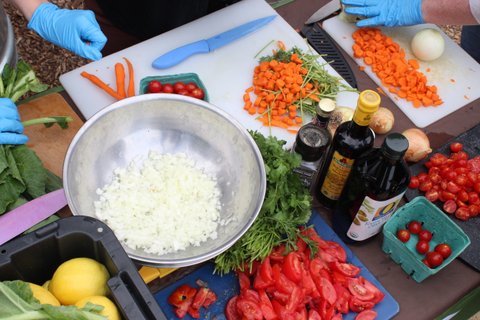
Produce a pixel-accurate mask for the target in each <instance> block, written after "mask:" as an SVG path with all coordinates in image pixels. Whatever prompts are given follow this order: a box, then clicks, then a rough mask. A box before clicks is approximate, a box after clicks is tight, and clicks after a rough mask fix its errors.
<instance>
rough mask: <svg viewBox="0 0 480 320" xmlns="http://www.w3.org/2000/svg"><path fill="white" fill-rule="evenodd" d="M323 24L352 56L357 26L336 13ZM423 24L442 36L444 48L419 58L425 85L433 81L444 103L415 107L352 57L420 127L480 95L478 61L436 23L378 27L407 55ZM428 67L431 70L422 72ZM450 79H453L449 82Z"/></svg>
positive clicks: (408, 56)
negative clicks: (436, 56) (428, 58)
mask: <svg viewBox="0 0 480 320" xmlns="http://www.w3.org/2000/svg"><path fill="white" fill-rule="evenodd" d="M322 27H323V28H324V29H325V31H327V32H328V34H329V35H330V36H331V37H332V38H333V39H334V40H335V41H336V42H337V44H338V45H340V47H342V49H344V50H345V51H346V52H347V53H348V54H349V55H350V56H351V57H352V58H353V50H352V45H353V39H352V33H353V32H354V31H355V30H356V29H357V27H356V26H355V25H354V24H351V23H347V22H344V21H343V20H342V19H340V17H339V16H335V17H333V18H330V19H328V20H325V21H324V22H323V23H322ZM424 28H435V29H437V30H439V31H440V32H441V33H442V35H443V37H444V39H445V52H444V54H443V55H442V56H441V57H440V58H439V59H437V60H435V61H432V62H420V70H421V71H422V72H424V73H425V75H426V76H427V79H428V80H427V84H428V85H436V86H437V87H438V93H439V95H440V97H441V98H442V100H443V101H444V103H443V104H442V105H440V106H438V107H428V108H425V107H420V108H414V107H413V105H412V104H411V103H410V102H409V101H407V100H405V99H400V98H399V97H397V96H396V95H394V94H392V93H390V92H389V91H388V89H386V88H385V87H384V86H383V85H382V84H381V81H380V79H379V78H378V77H377V76H376V75H375V74H374V73H373V72H372V70H371V68H370V67H369V66H367V65H365V64H364V63H363V61H362V60H361V59H355V58H354V60H355V62H356V63H357V64H358V65H359V66H365V70H364V71H365V72H366V73H367V74H368V75H369V76H370V77H371V78H372V79H373V80H374V81H375V82H376V83H377V84H378V86H379V87H382V89H383V91H384V92H385V93H386V94H387V95H388V96H389V97H390V98H391V99H392V100H393V101H394V102H395V104H396V105H397V106H398V107H399V108H400V109H401V110H402V111H403V112H404V113H405V115H406V116H407V117H408V118H409V119H410V120H411V121H412V122H413V123H414V124H415V125H416V126H417V127H419V128H424V127H426V126H428V125H430V124H432V123H434V122H435V121H437V120H439V119H441V118H443V117H445V116H447V115H449V114H450V113H452V112H454V111H455V110H458V109H460V108H462V107H463V106H465V105H466V104H468V103H470V102H472V101H474V100H475V99H477V98H479V97H480V80H479V79H480V64H478V63H477V62H476V61H475V60H474V59H473V58H472V57H470V56H469V55H468V54H467V53H466V52H465V51H464V50H463V49H462V48H461V47H460V46H459V45H457V44H456V43H455V42H454V41H452V40H451V39H450V38H449V37H448V36H447V35H446V34H444V33H443V32H442V31H441V30H440V29H439V28H438V27H436V26H435V25H432V24H423V25H416V26H410V27H396V28H380V29H381V30H382V32H383V33H385V34H386V35H388V36H391V37H392V38H393V40H394V41H395V42H397V43H398V44H399V45H400V46H401V47H402V48H403V49H404V50H405V52H406V55H407V58H412V57H413V54H412V52H411V50H410V41H411V39H412V38H413V36H414V35H415V34H416V33H417V32H418V31H419V30H422V29H424ZM427 68H430V70H431V71H430V72H425V71H426V69H427ZM452 79H453V80H454V81H455V82H452Z"/></svg>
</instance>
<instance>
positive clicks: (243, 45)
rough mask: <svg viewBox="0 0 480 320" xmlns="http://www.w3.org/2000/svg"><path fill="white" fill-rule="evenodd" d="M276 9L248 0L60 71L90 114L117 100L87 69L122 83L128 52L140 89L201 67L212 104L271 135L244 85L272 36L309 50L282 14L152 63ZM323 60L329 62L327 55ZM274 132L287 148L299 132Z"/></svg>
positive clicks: (352, 97)
mask: <svg viewBox="0 0 480 320" xmlns="http://www.w3.org/2000/svg"><path fill="white" fill-rule="evenodd" d="M273 14H275V15H277V13H276V11H275V10H274V9H273V8H272V7H271V6H270V5H268V3H266V2H265V1H264V0H243V1H240V2H238V3H236V4H234V5H231V6H228V7H226V8H224V9H222V10H219V11H216V12H214V13H212V14H210V15H208V16H205V17H202V18H200V19H198V20H195V21H193V22H191V23H188V24H186V25H183V26H181V27H179V28H176V29H174V30H171V31H169V32H166V33H163V34H161V35H159V36H157V37H154V38H152V39H149V40H147V41H144V42H142V43H139V44H137V45H135V46H132V47H130V48H127V49H124V50H122V51H120V52H117V53H115V54H112V55H109V56H107V57H104V58H103V59H101V60H100V61H96V62H92V63H90V64H88V65H85V66H83V67H81V68H78V69H75V70H73V71H71V72H68V73H66V74H63V75H61V76H60V82H61V84H62V85H63V87H64V88H65V90H66V91H67V92H68V94H69V95H70V96H71V98H72V99H73V101H74V102H75V104H76V106H77V107H78V108H79V110H80V112H81V113H82V114H83V116H84V117H85V118H86V119H88V118H90V117H91V116H92V115H94V114H95V113H96V112H97V111H99V110H100V109H102V108H104V107H106V106H108V105H109V104H111V103H113V102H114V99H113V98H111V97H110V96H109V95H107V94H106V93H105V92H103V91H102V90H100V89H98V88H97V87H95V86H94V85H93V84H92V83H90V82H89V81H88V80H86V79H84V78H82V77H81V76H80V73H81V72H82V71H87V72H90V73H93V74H95V75H97V76H98V77H99V78H101V79H102V80H104V81H105V82H107V83H109V84H111V85H112V87H113V88H116V85H115V80H114V79H115V77H114V65H115V63H116V62H123V59H122V57H127V58H128V59H130V60H131V61H132V64H133V65H134V68H135V76H136V80H137V81H136V90H137V93H138V89H139V88H138V87H139V82H140V80H141V78H143V77H147V76H153V75H167V74H178V73H188V72H195V73H197V74H198V75H199V77H200V79H201V80H202V82H203V83H204V84H205V86H206V88H207V91H208V94H209V100H210V102H211V103H212V104H214V105H216V106H217V107H219V108H221V109H223V110H224V111H226V112H228V113H229V114H230V115H232V116H233V117H234V118H235V119H236V120H238V121H239V122H240V123H241V124H242V125H243V126H244V127H246V128H247V129H251V130H258V131H260V132H262V133H263V134H264V135H268V134H269V133H270V130H269V129H268V128H266V127H262V125H261V123H260V122H259V121H257V120H255V118H254V116H251V115H249V114H248V113H247V112H246V111H245V110H243V100H242V97H243V93H244V90H245V89H246V88H248V87H249V86H251V83H252V75H253V69H254V67H255V66H256V65H257V63H258V58H259V57H261V56H265V55H269V54H271V49H273V48H274V45H271V46H270V47H268V48H267V49H266V50H264V51H262V54H261V55H260V56H259V57H255V55H257V53H258V52H259V51H260V50H261V49H262V48H264V47H265V46H266V45H267V44H268V43H269V42H271V41H272V40H282V41H283V42H284V43H285V45H286V46H287V48H291V47H293V46H297V47H299V48H301V49H303V50H305V51H306V50H309V46H308V45H307V43H306V41H305V40H304V39H303V38H302V37H301V36H300V35H299V34H298V33H297V32H296V31H295V30H294V29H293V28H292V27H291V26H290V25H289V24H288V23H287V22H286V21H285V20H284V19H283V18H282V17H280V16H278V15H277V17H276V18H275V19H274V20H273V21H272V22H270V23H269V24H268V25H266V26H265V27H263V28H261V29H259V30H257V31H255V32H253V33H251V34H249V35H247V36H245V37H243V38H241V39H239V40H237V41H235V42H232V43H230V44H228V45H226V46H224V47H222V48H219V49H217V50H215V51H214V52H210V53H208V54H199V55H195V56H192V57H190V58H188V59H187V60H185V61H184V62H182V63H180V64H179V65H177V66H175V67H172V68H169V69H164V70H157V69H154V68H152V67H151V63H152V61H153V60H154V59H155V58H157V57H158V56H160V55H161V54H163V53H165V52H167V51H169V50H171V49H173V48H176V47H178V46H181V45H184V44H186V43H189V42H192V41H197V40H199V39H204V38H209V37H211V36H213V35H215V34H218V33H220V32H223V31H225V30H228V29H230V28H233V27H236V26H238V25H241V24H243V23H245V22H248V21H251V20H254V19H257V18H261V17H265V16H269V15H273ZM319 60H320V61H322V62H323V61H324V60H323V59H322V58H319ZM327 68H328V70H329V71H330V72H331V73H332V74H334V75H336V76H339V75H338V73H336V72H335V71H334V69H333V68H331V67H330V66H327ZM356 100H357V94H356V93H342V94H340V95H339V96H338V98H337V103H338V105H342V106H349V107H352V108H353V107H355V105H356ZM271 132H272V134H274V135H275V136H277V137H278V138H280V139H283V140H285V141H287V144H286V147H290V146H291V145H292V144H293V141H294V139H295V135H294V134H291V133H288V132H287V131H286V130H282V129H279V128H273V129H272V131H271Z"/></svg>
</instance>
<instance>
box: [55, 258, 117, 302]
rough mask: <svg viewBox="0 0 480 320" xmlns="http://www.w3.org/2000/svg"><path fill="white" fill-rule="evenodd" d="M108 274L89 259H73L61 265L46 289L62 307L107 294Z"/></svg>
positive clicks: (102, 266)
mask: <svg viewBox="0 0 480 320" xmlns="http://www.w3.org/2000/svg"><path fill="white" fill-rule="evenodd" d="M108 278H109V274H108V271H107V268H105V266H104V265H103V264H101V263H99V262H97V261H95V260H93V259H90V258H74V259H71V260H68V261H65V262H64V263H62V264H61V265H60V266H59V267H58V268H57V270H55V273H54V274H53V277H52V280H50V284H49V286H48V289H49V290H50V292H51V293H53V295H54V296H55V297H56V298H57V299H58V301H60V303H61V304H63V305H71V304H74V303H75V302H77V301H78V300H80V299H83V298H86V297H90V296H104V295H106V294H107V280H108Z"/></svg>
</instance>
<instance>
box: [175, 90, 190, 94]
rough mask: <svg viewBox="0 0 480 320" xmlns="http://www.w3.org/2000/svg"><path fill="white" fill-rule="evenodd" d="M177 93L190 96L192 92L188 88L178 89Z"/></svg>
mask: <svg viewBox="0 0 480 320" xmlns="http://www.w3.org/2000/svg"><path fill="white" fill-rule="evenodd" d="M175 93H176V94H179V95H182V96H189V95H190V92H188V90H187V89H182V90H178V91H175Z"/></svg>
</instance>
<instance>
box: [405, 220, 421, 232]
mask: <svg viewBox="0 0 480 320" xmlns="http://www.w3.org/2000/svg"><path fill="white" fill-rule="evenodd" d="M421 230H422V224H421V223H420V222H418V221H416V220H413V221H410V223H409V224H408V231H410V233H413V234H418V233H419V232H420V231H421Z"/></svg>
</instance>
